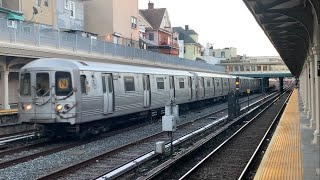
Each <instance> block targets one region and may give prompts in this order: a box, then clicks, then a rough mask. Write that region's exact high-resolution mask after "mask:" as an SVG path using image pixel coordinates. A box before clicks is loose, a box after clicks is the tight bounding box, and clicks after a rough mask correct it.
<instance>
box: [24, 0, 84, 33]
mask: <svg viewBox="0 0 320 180" xmlns="http://www.w3.org/2000/svg"><path fill="white" fill-rule="evenodd" d="M21 8H22V12H23V14H24V16H25V19H26V21H30V22H34V23H38V24H43V25H48V26H50V27H52V28H54V29H59V30H61V31H70V30H73V31H84V1H83V0H50V1H49V0H23V1H21Z"/></svg>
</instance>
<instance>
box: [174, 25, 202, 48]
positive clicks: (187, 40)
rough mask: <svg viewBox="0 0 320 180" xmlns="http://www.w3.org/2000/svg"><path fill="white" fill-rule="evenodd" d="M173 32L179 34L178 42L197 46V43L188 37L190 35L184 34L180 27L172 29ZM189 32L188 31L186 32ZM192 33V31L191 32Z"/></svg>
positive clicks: (184, 31)
mask: <svg viewBox="0 0 320 180" xmlns="http://www.w3.org/2000/svg"><path fill="white" fill-rule="evenodd" d="M173 31H174V32H178V33H179V39H180V40H184V43H194V44H198V42H196V41H195V40H193V39H192V38H191V37H190V34H189V33H187V32H186V30H184V29H183V28H182V27H173ZM188 31H190V30H188ZM192 31H193V30H192Z"/></svg>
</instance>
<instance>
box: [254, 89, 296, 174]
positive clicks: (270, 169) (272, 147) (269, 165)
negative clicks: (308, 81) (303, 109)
mask: <svg viewBox="0 0 320 180" xmlns="http://www.w3.org/2000/svg"><path fill="white" fill-rule="evenodd" d="M278 179H279V180H280V179H281V180H286V179H288V180H289V179H290V180H302V156H301V133H300V112H299V102H298V91H297V89H295V90H294V91H293V93H292V95H291V97H290V100H289V102H288V105H287V107H286V108H285V110H284V113H283V115H282V117H281V119H280V122H279V124H278V126H277V128H276V131H275V133H274V135H273V137H272V139H271V142H270V144H269V146H268V148H267V151H266V153H265V155H264V157H263V159H262V161H261V164H260V166H259V169H258V171H257V173H256V175H255V177H254V180H278Z"/></svg>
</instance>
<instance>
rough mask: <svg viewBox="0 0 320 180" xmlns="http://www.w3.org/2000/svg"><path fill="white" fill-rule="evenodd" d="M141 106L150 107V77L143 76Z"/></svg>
mask: <svg viewBox="0 0 320 180" xmlns="http://www.w3.org/2000/svg"><path fill="white" fill-rule="evenodd" d="M143 97H144V98H143V106H144V107H150V106H151V89H150V76H149V75H143Z"/></svg>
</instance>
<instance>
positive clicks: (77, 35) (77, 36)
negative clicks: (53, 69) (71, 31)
mask: <svg viewBox="0 0 320 180" xmlns="http://www.w3.org/2000/svg"><path fill="white" fill-rule="evenodd" d="M77 47H78V35H77V34H76V47H75V48H74V49H73V51H76V50H77Z"/></svg>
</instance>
